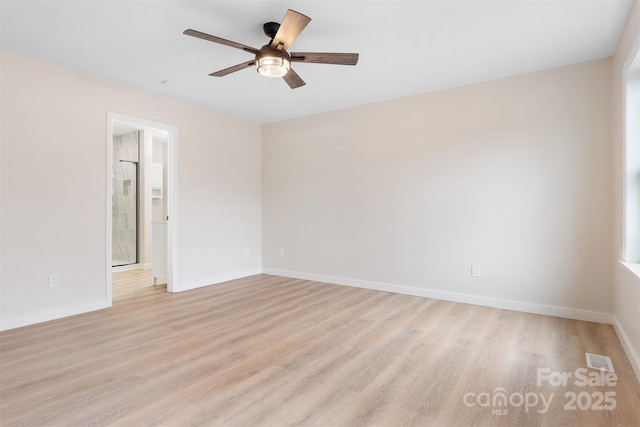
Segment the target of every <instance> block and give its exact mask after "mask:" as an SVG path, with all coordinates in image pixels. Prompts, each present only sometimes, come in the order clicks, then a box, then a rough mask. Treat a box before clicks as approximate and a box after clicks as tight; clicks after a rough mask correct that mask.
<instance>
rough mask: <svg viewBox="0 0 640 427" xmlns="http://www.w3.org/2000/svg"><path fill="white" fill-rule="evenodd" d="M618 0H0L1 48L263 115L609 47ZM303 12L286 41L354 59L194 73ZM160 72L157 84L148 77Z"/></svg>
mask: <svg viewBox="0 0 640 427" xmlns="http://www.w3.org/2000/svg"><path fill="white" fill-rule="evenodd" d="M631 5H632V0H595V1H583V0H564V1H557V0H534V1H526V0H503V1H488V0H470V1H457V0H439V1H436V0H434V1H326V0H325V1H300V0H296V1H286V2H284V1H238V0H235V1H149V0H147V1H91V0H89V1H87V0H85V1H78V0H76V1H69V0H66V1H56V0H48V1H31V0H20V1H8V0H2V1H1V3H0V7H1V9H0V24H1V27H2V28H1V32H0V37H1V38H0V44H1V46H2V48H3V49H6V50H10V51H13V52H16V53H19V54H23V55H26V56H30V57H35V58H38V59H41V60H43V61H46V62H50V63H53V64H57V65H60V66H63V67H67V68H71V69H73V70H77V71H81V72H85V73H88V74H92V75H96V76H100V77H104V78H107V79H110V80H114V81H117V82H120V83H124V84H126V85H131V86H135V87H138V88H142V89H145V90H149V91H152V92H156V93H160V94H164V95H167V96H170V97H174V98H179V99H183V100H188V101H191V102H194V103H196V104H199V105H203V106H206V107H208V108H212V109H214V110H217V111H220V112H223V113H227V114H230V115H233V116H237V117H241V118H244V119H248V120H251V121H254V122H257V123H269V122H274V121H279V120H284V119H288V118H293V117H299V116H305V115H310V114H314V113H319V112H324V111H330V110H336V109H340V108H345V107H350V106H355V105H362V104H367V103H371V102H376V101H382V100H386V99H391V98H398V97H402V96H408V95H413V94H417V93H422V92H428V91H434V90H438V89H444V88H448V87H454V86H460V85H464V84H469V83H474V82H479V81H484V80H490V79H495V78H500V77H505V76H509V75H516V74H522V73H526V72H531V71H536V70H541V69H546V68H552V67H558V66H562V65H567V64H573V63H577V62H583V61H588V60H593V59H599V58H604V57H608V56H611V55H612V54H613V52H614V49H615V47H616V44H617V41H618V39H619V36H620V34H621V32H622V29H623V27H624V24H625V22H626V19H627V16H628V14H629V10H630V8H631ZM288 8H290V9H294V10H297V11H299V12H301V13H303V14H305V15H307V16H309V17H311V18H312V21H311V23H310V24H309V25H308V26H307V28H306V29H305V30H304V31H303V33H302V34H301V35H300V37H299V38H298V39H297V40H296V41H295V43H294V44H293V46H292V48H291V49H290V50H291V51H317V52H359V53H360V62H359V63H358V65H357V66H355V67H350V66H336V65H321V64H300V63H296V64H295V69H296V71H297V72H298V74H300V76H301V77H302V78H303V79H304V80H305V81H306V83H307V85H306V86H303V87H301V88H298V89H295V90H291V89H289V87H288V86H287V84H286V83H285V82H284V81H282V80H281V79H266V78H264V77H261V76H260V75H259V74H258V73H257V72H256V71H255V69H253V68H249V69H246V70H243V71H239V72H237V73H234V74H231V75H229V76H226V77H222V78H218V77H209V76H208V74H209V73H211V72H213V71H217V70H220V69H222V68H226V67H229V66H231V65H235V64H238V63H240V62H244V61H248V60H251V59H252V57H251V55H250V54H249V53H247V52H244V51H242V50H238V49H234V48H231V47H228V46H223V45H219V44H215V43H211V42H207V41H204V40H200V39H197V38H193V37H188V36H185V35H183V34H182V32H183V31H184V30H185V29H187V28H193V29H196V30H199V31H202V32H205V33H209V34H213V35H216V36H219V37H223V38H226V39H229V40H233V41H237V42H239V43H243V44H246V45H250V46H253V47H256V48H259V47H261V46H262V45H263V44H266V43H267V42H268V39H267V37H266V36H265V35H264V33H263V32H262V24H263V23H265V22H267V21H276V22H280V21H281V19H282V17H283V16H284V13H285V11H286V9H288ZM165 80H168V81H169V83H168V84H162V83H161V82H162V81H165Z"/></svg>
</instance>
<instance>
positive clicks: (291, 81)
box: [283, 68, 306, 89]
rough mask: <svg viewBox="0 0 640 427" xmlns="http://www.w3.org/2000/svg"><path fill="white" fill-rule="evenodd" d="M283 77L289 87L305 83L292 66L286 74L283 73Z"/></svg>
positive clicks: (293, 87)
mask: <svg viewBox="0 0 640 427" xmlns="http://www.w3.org/2000/svg"><path fill="white" fill-rule="evenodd" d="M283 79H284V81H285V82H287V84H288V85H289V87H290V88H291V89H295V88H297V87H300V86H304V85H306V83H305V82H304V80H302V79H301V78H300V76H299V75H298V73H296V72H295V71H293V68H290V69H289V71H288V72H287V74H285V75H284V77H283Z"/></svg>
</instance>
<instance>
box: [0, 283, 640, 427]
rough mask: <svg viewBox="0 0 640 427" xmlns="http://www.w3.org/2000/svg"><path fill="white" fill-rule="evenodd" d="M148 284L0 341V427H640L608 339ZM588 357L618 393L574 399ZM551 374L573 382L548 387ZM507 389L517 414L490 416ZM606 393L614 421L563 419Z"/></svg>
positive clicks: (263, 289)
mask: <svg viewBox="0 0 640 427" xmlns="http://www.w3.org/2000/svg"><path fill="white" fill-rule="evenodd" d="M149 283H151V278H150V276H149V273H148V272H140V271H133V272H124V273H116V274H114V292H113V294H114V306H113V307H112V308H109V309H106V310H101V311H99V312H93V313H87V314H84V315H79V316H74V317H71V318H66V319H61V320H56V321H51V322H47V323H43V324H39V325H33V326H28V327H24V328H19V329H15V330H10V331H5V332H2V333H1V334H0V345H1V349H0V350H1V351H0V402H1V403H0V424H1V425H3V426H12V425H29V426H41V425H56V426H62V425H65V426H86V425H107V424H112V425H122V426H142V425H166V426H182V425H185V426H186V425H222V426H285V425H296V426H298V425H308V426H357V425H366V426H405V425H415V426H430V425H433V426H463V425H478V426H484V425H491V426H493V425H499V426H519V425H522V426H538V425H568V426H590V425H591V426H617V425H625V426H638V425H640V415H639V410H640V409H639V408H640V385H639V384H638V381H637V380H636V379H635V377H634V375H633V372H632V370H631V367H630V365H629V363H628V361H627V359H626V357H625V355H624V353H623V350H622V348H621V346H620V343H619V341H618V339H617V338H616V335H615V332H614V331H613V329H612V327H611V326H609V325H602V324H596V323H588V322H579V321H573V320H566V319H560V318H554V317H545V316H538V315H532V314H525V313H519V312H513V311H506V310H498V309H491V308H484V307H479V306H473V305H465V304H456V303H450V302H444V301H437V300H432V299H425V298H419V297H411V296H405V295H397V294H390V293H384V292H377V291H370V290H364V289H357V288H349V287H341V286H333V285H327V284H321V283H317V282H311V281H304V280H294V279H286V278H281V277H275V276H268V275H259V276H254V277H250V278H246V279H242V280H236V281H232V282H228V283H224V284H220V285H216V286H209V287H206V288H201V289H197V290H193V291H188V292H182V293H179V294H173V295H172V294H168V293H166V288H165V287H163V286H157V287H151V286H147V284H149ZM585 352H591V353H597V354H604V355H609V356H610V357H611V358H612V360H613V363H614V366H615V369H616V375H617V378H618V381H617V384H616V385H615V386H602V387H597V386H591V387H580V386H578V385H576V384H575V381H576V378H575V377H573V375H574V372H575V370H576V369H577V368H581V367H586V362H585V359H584V353H585ZM538 368H549V369H550V371H553V372H571V373H572V378H569V380H568V384H567V386H556V387H553V386H551V385H549V384H548V383H547V382H545V383H543V384H541V385H538V384H537V369H538ZM589 371H590V372H596V371H593V370H589ZM500 387H501V388H503V389H504V391H503V393H504V394H505V395H506V396H507V397H508V398H510V399H511V403H508V404H507V405H506V406H498V403H501V402H497V403H496V406H491V405H490V406H479V405H478V402H480V403H486V402H490V401H491V398H493V396H494V395H495V394H499V392H500V391H501V390H500V389H498V390H496V389H497V388H500ZM583 392H584V393H583ZM604 392H609V393H614V394H613V395H611V394H609V395H608V396H609V397H608V403H609V405H607V406H611V404H612V402H611V398H612V396H613V400H614V403H615V405H616V407H615V409H614V410H595V409H594V410H592V409H583V410H580V409H579V408H576V410H565V409H564V406H565V404H567V403H571V402H569V399H570V397H565V393H569V395H570V394H571V393H576V395H577V396H578V395H579V394H580V393H583V395H582V397H581V398H580V399H581V400H579V401H578V403H579V404H581V405H582V406H583V407H585V405H586V404H587V403H589V408H590V407H591V406H590V405H591V403H596V400H598V397H597V396H598V393H603V394H604ZM483 393H488V394H483ZM527 393H528V394H527ZM534 394H535V395H537V396H540V394H542V396H543V397H544V399H546V400H547V401H548V400H549V399H551V403H550V404H549V406H548V410H547V411H544V405H543V403H542V402H539V403H538V405H535V406H534V405H533V403H534V402H533V397H532V396H533V395H534ZM552 394H553V397H551V396H552ZM587 395H588V396H587ZM487 396H488V397H489V398H490V399H489V401H487V400H486V398H487ZM519 396H523V397H525V398H526V399H530V403H532V405H531V407H529V408H525V406H524V405H519V404H520V402H521V401H520V397H519ZM587 397H588V398H589V402H587ZM465 399H466V400H465ZM592 400H593V402H592ZM465 401H466V402H467V403H469V405H467V404H465ZM600 403H601V404H604V403H606V402H602V401H601V402H600ZM471 404H474V405H475V406H471ZM505 411H506V414H505ZM541 412H542V413H541Z"/></svg>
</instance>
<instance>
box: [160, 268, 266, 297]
mask: <svg viewBox="0 0 640 427" xmlns="http://www.w3.org/2000/svg"><path fill="white" fill-rule="evenodd" d="M261 273H262V270H261V269H260V268H256V269H251V270H246V271H241V272H238V273H230V274H222V275H218V276H213V277H209V278H207V279H200V280H197V281H193V282H187V283H177V284H174V285H173V292H182V291H188V290H191V289H196V288H202V287H204V286H210V285H217V284H219V283H223V282H228V281H230V280H236V279H242V278H244V277H249V276H255V275H256V274H261Z"/></svg>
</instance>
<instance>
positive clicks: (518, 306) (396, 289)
mask: <svg viewBox="0 0 640 427" xmlns="http://www.w3.org/2000/svg"><path fill="white" fill-rule="evenodd" d="M262 272H263V273H265V274H273V275H276V276H284V277H291V278H295V279H304V280H313V281H316V282H324V283H331V284H334V285H344V286H353V287H356V288H365V289H373V290H377V291H385V292H393V293H397V294H405V295H413V296H419V297H425V298H433V299H439V300H444V301H453V302H460V303H465V304H475V305H481V306H485V307H493V308H502V309H505V310H514V311H522V312H525V313H533V314H542V315H545V316H554V317H564V318H567V319H575V320H584V321H587V322H596V323H605V324H612V323H613V316H612V315H611V314H609V313H602V312H599V311H589V310H581V309H577V308H569V307H559V306H554V305H544V304H535V303H530V302H524V301H514V300H506V299H499V298H492V297H484V296H479V295H470V294H463V293H458V292H449V291H441V290H436V289H426V288H416V287H412V286H403V285H394V284H389V283H381V282H371V281H368V280H359V279H349V278H344V277H334V276H325V275H322V274H313V273H302V272H299V271H290V270H282V269H278V268H263V270H262Z"/></svg>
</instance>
